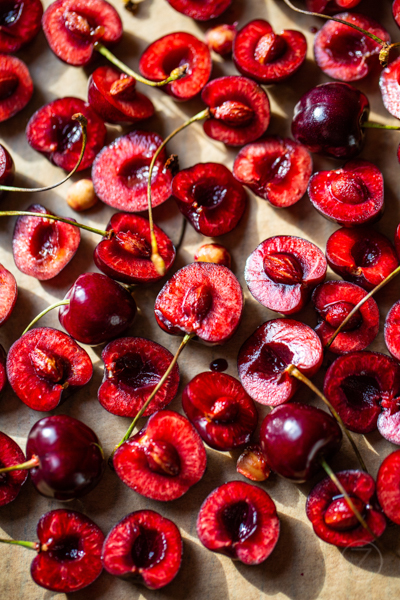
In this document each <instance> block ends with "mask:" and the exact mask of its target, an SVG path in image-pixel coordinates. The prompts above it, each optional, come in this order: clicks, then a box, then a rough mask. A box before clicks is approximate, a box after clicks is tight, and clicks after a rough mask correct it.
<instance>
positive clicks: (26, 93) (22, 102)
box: [0, 24, 33, 123]
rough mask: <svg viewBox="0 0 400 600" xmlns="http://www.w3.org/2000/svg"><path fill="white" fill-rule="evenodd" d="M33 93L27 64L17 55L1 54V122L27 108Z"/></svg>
mask: <svg viewBox="0 0 400 600" xmlns="http://www.w3.org/2000/svg"><path fill="white" fill-rule="evenodd" d="M0 34H1V24H0ZM32 94H33V83H32V79H31V76H30V74H29V71H28V67H27V66H26V64H25V63H24V62H22V60H20V59H19V58H16V57H15V56H8V55H7V54H0V123H2V122H3V121H7V119H11V117H13V116H14V115H16V114H17V113H19V112H20V111H21V110H22V109H23V108H25V106H26V105H27V104H28V102H29V100H30V99H31V98H32Z"/></svg>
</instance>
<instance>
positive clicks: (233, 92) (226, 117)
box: [201, 75, 270, 146]
mask: <svg viewBox="0 0 400 600" xmlns="http://www.w3.org/2000/svg"><path fill="white" fill-rule="evenodd" d="M201 99H202V100H203V102H205V104H207V106H209V108H210V113H211V118H208V119H207V120H206V121H205V122H204V124H203V128H204V131H205V133H206V134H207V135H208V136H209V137H210V138H212V139H214V140H218V141H219V142H224V144H227V145H228V146H243V145H244V144H248V143H249V142H253V141H255V140H256V139H258V138H259V137H260V136H261V135H262V134H263V133H265V131H266V130H267V128H268V125H269V120H270V106H269V100H268V96H267V93H266V92H265V91H264V90H263V88H262V87H261V86H259V85H258V84H257V83H256V82H255V81H252V80H251V79H248V78H247V77H239V76H237V75H231V76H228V77H219V78H218V79H213V80H212V81H210V82H209V83H208V84H207V85H206V86H205V87H204V89H203V92H202V94H201Z"/></svg>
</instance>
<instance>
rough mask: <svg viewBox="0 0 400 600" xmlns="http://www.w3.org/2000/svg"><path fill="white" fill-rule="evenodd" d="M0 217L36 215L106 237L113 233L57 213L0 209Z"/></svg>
mask: <svg viewBox="0 0 400 600" xmlns="http://www.w3.org/2000/svg"><path fill="white" fill-rule="evenodd" d="M0 217H37V218H38V219H50V220H51V221H60V222H61V223H67V225H73V226H74V227H79V229H85V231H90V232H91V233H97V234H98V235H101V236H102V237H105V238H107V239H109V238H110V237H111V236H112V235H113V234H112V232H111V231H104V230H103V229H96V228H95V227H89V225H82V223H77V222H76V221H74V220H73V219H65V218H64V217H58V216H57V215H46V214H43V213H36V212H29V211H26V210H1V211H0Z"/></svg>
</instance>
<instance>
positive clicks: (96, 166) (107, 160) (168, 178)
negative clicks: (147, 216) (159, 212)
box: [92, 131, 172, 212]
mask: <svg viewBox="0 0 400 600" xmlns="http://www.w3.org/2000/svg"><path fill="white" fill-rule="evenodd" d="M161 143H162V138H161V137H160V136H159V135H158V134H157V133H152V132H149V131H131V132H130V133H128V134H126V135H123V136H121V137H120V138H118V139H116V140H115V141H114V142H112V144H110V145H109V146H105V147H104V148H103V149H102V150H101V152H99V154H98V155H97V157H96V160H95V161H94V163H93V168H92V179H93V185H94V190H95V192H96V195H97V196H98V197H99V198H100V200H102V201H103V202H104V203H105V204H108V205H109V206H112V207H113V208H118V209H119V210H125V211H128V212H140V211H142V210H147V179H148V176H149V167H150V163H151V159H152V157H153V155H154V153H155V151H156V150H157V148H158V147H159V146H160V145H161ZM167 158H168V157H167V153H166V151H165V150H164V149H163V150H162V151H161V152H160V154H159V156H158V157H157V160H156V164H155V165H154V170H153V173H152V179H151V195H152V206H153V207H154V206H158V205H159V204H162V203H163V202H165V200H167V199H168V198H169V197H170V195H171V182H172V174H171V171H170V170H169V169H167V168H165V167H164V165H165V163H166V160H167Z"/></svg>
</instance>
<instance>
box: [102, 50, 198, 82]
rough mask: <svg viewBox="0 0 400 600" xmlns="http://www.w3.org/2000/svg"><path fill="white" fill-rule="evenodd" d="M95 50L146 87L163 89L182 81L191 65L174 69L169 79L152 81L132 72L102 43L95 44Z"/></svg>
mask: <svg viewBox="0 0 400 600" xmlns="http://www.w3.org/2000/svg"><path fill="white" fill-rule="evenodd" d="M94 49H95V50H97V52H99V53H100V54H102V55H103V56H104V57H105V58H106V59H107V60H109V61H110V63H112V64H113V65H114V66H115V67H118V69H121V71H123V72H124V73H126V74H127V75H129V76H130V77H134V78H135V79H136V81H139V82H140V83H144V84H145V85H150V86H151V87H162V86H163V85H167V83H171V82H172V81H176V80H177V79H181V78H182V77H184V76H185V75H186V73H187V70H188V68H189V65H188V64H187V63H185V64H184V65H182V66H180V67H177V68H176V69H173V71H171V73H170V74H169V77H167V78H166V79H163V80H162V81H150V79H146V78H145V77H142V76H141V75H138V73H135V71H132V69H130V68H129V67H127V66H126V65H125V64H124V63H123V62H121V61H120V60H118V58H117V57H116V56H115V55H114V54H113V53H112V52H110V50H109V49H108V48H106V47H105V46H103V44H102V43H101V42H95V44H94Z"/></svg>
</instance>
